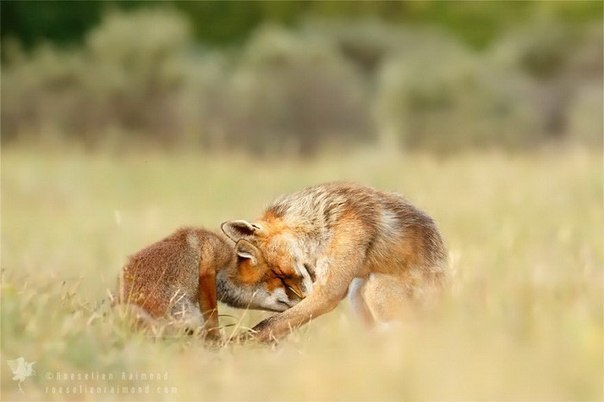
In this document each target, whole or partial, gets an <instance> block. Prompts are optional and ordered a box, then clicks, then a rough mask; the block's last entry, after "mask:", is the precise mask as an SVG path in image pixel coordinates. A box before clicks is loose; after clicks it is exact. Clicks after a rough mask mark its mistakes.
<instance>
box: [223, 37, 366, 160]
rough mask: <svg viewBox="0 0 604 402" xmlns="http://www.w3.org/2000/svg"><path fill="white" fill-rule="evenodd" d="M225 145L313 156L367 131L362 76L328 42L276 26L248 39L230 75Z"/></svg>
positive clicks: (263, 151) (361, 136)
mask: <svg viewBox="0 0 604 402" xmlns="http://www.w3.org/2000/svg"><path fill="white" fill-rule="evenodd" d="M229 85H230V91H231V92H230V96H231V99H230V107H231V108H232V116H231V118H229V119H227V121H225V122H224V123H225V126H226V127H227V128H226V129H225V132H226V137H227V142H228V144H237V145H238V146H244V147H246V148H248V149H250V150H252V151H254V152H257V153H269V152H282V151H287V152H295V153H300V154H302V155H311V154H313V153H315V152H316V151H317V150H318V149H319V147H321V146H328V145H329V144H330V143H331V144H340V145H342V144H345V143H354V142H356V141H357V140H363V139H367V138H369V135H370V128H369V124H370V116H369V113H368V110H369V107H368V103H367V96H366V93H365V88H364V83H363V81H362V79H361V77H360V76H359V75H358V74H357V73H356V72H355V71H354V69H353V68H352V67H351V66H350V65H349V63H347V62H346V60H344V59H343V58H342V57H341V56H340V55H339V54H338V52H337V51H336V50H335V49H334V48H333V45H332V44H331V43H329V42H327V41H324V40H322V38H320V37H312V36H305V35H294V34H292V33H290V32H288V31H285V30H282V29H278V28H275V27H266V28H264V29H261V30H259V31H258V32H257V33H256V34H255V35H254V36H253V37H252V38H251V40H250V42H249V43H248V45H247V46H246V48H245V49H244V53H243V55H242V58H241V60H240V61H239V63H238V66H237V69H236V71H235V72H234V74H233V76H232V78H231V80H230V82H229Z"/></svg>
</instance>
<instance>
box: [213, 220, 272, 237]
mask: <svg viewBox="0 0 604 402" xmlns="http://www.w3.org/2000/svg"><path fill="white" fill-rule="evenodd" d="M220 228H221V229H222V231H223V232H224V234H225V235H227V236H228V237H229V239H231V240H233V241H235V242H236V241H238V240H240V239H244V238H246V237H251V236H256V235H258V234H260V233H261V232H262V227H261V226H260V225H258V224H256V223H249V222H248V221H244V220H236V221H227V222H224V223H223V224H222V225H220Z"/></svg>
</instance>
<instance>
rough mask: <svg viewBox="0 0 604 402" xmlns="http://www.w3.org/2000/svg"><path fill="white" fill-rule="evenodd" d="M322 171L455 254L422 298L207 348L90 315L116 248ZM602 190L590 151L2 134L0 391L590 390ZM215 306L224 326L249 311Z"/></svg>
mask: <svg viewBox="0 0 604 402" xmlns="http://www.w3.org/2000/svg"><path fill="white" fill-rule="evenodd" d="M333 179H349V180H354V181H359V182H362V183H366V184H370V185H373V186H375V187H379V188H382V189H388V190H394V191H398V192H400V193H403V194H405V195H406V196H407V198H408V199H409V200H411V201H412V202H414V203H415V204H417V205H418V206H420V207H421V208H422V209H424V210H426V211H427V212H429V213H430V214H431V215H432V216H433V217H434V218H435V219H436V220H437V222H438V223H439V225H440V227H441V229H442V232H443V234H444V237H445V239H446V240H447V243H448V246H449V251H450V256H451V266H452V270H453V286H452V289H451V292H450V294H449V295H448V297H447V298H446V300H445V302H444V303H443V305H442V306H441V307H440V308H439V309H437V311H435V312H434V313H433V314H431V315H430V316H426V317H422V318H418V319H414V320H411V321H408V322H405V323H404V324H403V325H402V326H401V327H400V328H397V329H394V330H392V331H390V332H386V333H367V332H365V331H363V330H362V329H361V327H360V326H359V325H358V323H357V322H356V321H355V320H354V317H353V316H352V314H351V312H350V311H349V306H348V303H347V301H346V302H344V303H342V304H341V306H339V307H338V309H336V310H335V311H334V312H332V313H330V314H328V315H326V316H323V317H321V318H319V319H317V320H315V321H314V322H312V323H311V324H310V325H308V326H306V327H303V328H301V329H299V330H298V331H297V332H295V333H294V334H292V336H290V337H289V338H288V339H287V340H286V341H285V342H283V343H281V344H280V345H279V346H277V347H266V346H259V345H247V346H245V345H230V346H225V347H220V348H209V347H205V346H204V345H202V344H201V343H200V342H198V341H196V340H194V339H190V338H176V339H173V338H171V339H164V340H154V339H150V338H146V337H144V336H142V335H140V334H136V333H132V332H130V331H129V330H128V329H127V328H126V327H125V326H124V325H123V323H121V322H120V321H119V320H117V319H116V318H115V316H114V315H111V314H106V313H107V312H108V309H107V307H106V301H104V300H105V299H106V294H107V290H108V289H109V290H111V289H113V288H114V286H115V279H116V276H117V273H118V271H119V269H120V267H121V265H122V264H123V263H124V261H125V259H126V256H127V255H128V254H131V253H133V252H135V251H137V250H138V249H140V248H141V247H143V246H145V245H147V244H148V243H150V242H152V241H154V240H157V239H159V238H161V237H163V236H165V235H167V234H168V233H169V232H171V231H172V230H174V229H175V228H176V227H178V226H180V225H184V224H190V225H203V226H206V227H208V228H218V226H219V224H220V222H222V221H224V220H226V219H230V218H250V219H253V218H254V217H256V216H257V215H258V214H259V213H260V212H261V210H262V207H263V206H264V205H265V204H266V203H268V202H269V201H270V200H271V199H272V198H273V197H275V196H277V195H279V194H281V193H283V192H288V191H292V190H295V189H298V188H300V187H302V186H305V185H308V184H313V183H318V182H322V181H327V180H333ZM602 192H603V171H602V154H601V152H600V150H597V151H594V152H591V151H585V150H580V149H574V150H561V149H558V150H549V151H542V152H539V153H534V154H521V155H505V154H500V153H483V154H478V153H468V154H463V155H458V156H454V157H450V158H444V159H437V158H435V157H431V156H427V155H410V156H400V155H399V156H395V155H383V154H379V153H372V152H362V153H351V154H348V155H338V156H336V155H332V156H331V157H325V158H319V159H318V160H315V161H313V162H301V161H291V160H286V159H284V160H280V161H264V162H258V161H254V160H252V159H251V158H244V157H238V156H229V157H226V156H224V157H218V156H213V157H207V156H204V155H195V154H192V153H190V154H188V153H184V154H183V153H178V154H168V155H165V154H160V153H150V154H143V153H140V154H135V155H127V156H126V155H124V156H108V155H106V154H103V153H100V154H88V155H86V154H84V153H80V152H76V151H63V152H55V151H47V152H45V151H39V150H38V151H36V150H31V149H23V148H12V149H11V148H9V149H4V150H3V152H2V216H1V217H2V306H1V308H2V311H1V312H2V314H1V315H2V318H1V320H2V345H1V346H2V348H1V360H2V362H1V363H0V364H1V367H2V383H1V385H2V395H1V396H2V398H1V399H2V400H3V401H8V400H28V401H30V400H132V399H136V400H263V399H269V400H601V399H602V398H603V397H604V395H603V394H602V392H603V391H602V378H603V371H602V370H603V367H602V364H603V346H602V340H603V335H604V334H603V325H602V324H603V322H602V320H603V309H602V290H603V289H602V283H603V282H602V280H603V277H602V268H603V265H604V256H603V250H602V248H603V245H604V239H603V209H602V208H603V204H602V203H603V198H602ZM222 312H223V313H224V314H227V315H230V317H227V316H225V317H222V319H221V323H222V324H224V325H229V324H233V323H235V322H237V323H239V324H241V325H243V326H251V325H253V324H254V323H256V322H258V320H260V319H261V318H263V317H265V314H264V313H259V312H245V311H242V310H231V309H227V308H225V309H223V310H222ZM232 330H233V327H232V326H229V327H227V328H226V331H227V332H229V331H232ZM20 356H22V357H24V358H25V360H27V361H28V362H32V361H35V362H36V363H35V365H34V366H33V368H34V369H35V374H34V375H33V376H31V377H29V378H27V379H25V380H24V381H23V383H22V384H21V386H22V388H23V392H20V391H19V389H18V386H17V385H18V384H17V382H16V381H13V379H12V373H11V370H9V367H8V365H7V363H6V360H10V359H17V358H18V357H20ZM151 374H153V375H154V376H156V375H159V377H160V378H159V379H153V380H151V379H149V378H147V379H143V378H142V376H143V375H146V376H147V377H150V375H151ZM123 375H125V378H123V377H122V376H123ZM86 376H87V378H86ZM130 376H132V377H134V378H133V379H130ZM137 376H138V378H136V377H137ZM122 386H125V387H127V388H128V389H129V390H130V392H132V391H134V392H135V393H134V394H132V393H123V391H124V388H122ZM115 387H117V388H115ZM132 387H134V389H132ZM137 387H141V388H140V389H139V388H137ZM118 391H119V393H117V392H118ZM147 392H148V393H147Z"/></svg>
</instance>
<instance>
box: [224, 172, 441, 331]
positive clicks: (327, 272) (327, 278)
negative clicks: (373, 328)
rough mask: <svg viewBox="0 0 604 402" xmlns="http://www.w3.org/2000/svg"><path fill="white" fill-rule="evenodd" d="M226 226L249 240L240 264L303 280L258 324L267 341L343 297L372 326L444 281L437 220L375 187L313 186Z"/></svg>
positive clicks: (227, 231)
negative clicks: (284, 305)
mask: <svg viewBox="0 0 604 402" xmlns="http://www.w3.org/2000/svg"><path fill="white" fill-rule="evenodd" d="M222 230H223V232H224V233H225V234H226V235H227V236H228V237H230V238H231V239H232V240H233V241H236V242H241V241H245V242H246V243H245V244H246V248H247V249H248V254H249V255H247V256H244V257H243V258H240V259H239V260H238V262H237V263H238V264H239V265H242V264H250V261H252V262H256V265H262V266H266V267H263V268H262V269H263V270H267V269H268V270H271V271H273V272H275V273H276V274H277V276H278V277H279V278H287V279H288V280H290V281H291V280H296V279H297V281H298V282H299V283H301V289H299V290H298V292H301V294H300V295H299V296H300V298H304V299H303V300H301V301H300V302H299V303H297V304H296V305H295V306H293V307H292V308H290V309H287V310H286V311H284V312H282V313H280V314H277V315H275V316H272V317H269V318H268V319H266V320H264V321H262V322H261V323H259V324H258V325H257V326H256V327H255V328H254V329H255V330H256V332H257V333H256V338H257V339H259V340H262V341H270V340H275V339H278V338H279V337H282V336H284V335H286V334H287V333H289V331H291V329H292V328H296V327H298V326H300V325H302V324H304V323H306V322H308V321H309V320H311V319H312V318H316V317H318V316H320V315H322V314H325V313H327V312H329V311H330V310H332V309H333V308H334V307H336V305H337V304H338V303H339V301H340V300H341V299H342V298H343V297H344V296H346V294H348V295H349V298H350V300H351V302H352V305H353V307H354V309H355V311H356V312H357V313H358V314H359V316H360V317H361V318H362V319H363V321H364V322H366V323H367V324H368V325H373V324H375V323H379V322H387V321H390V320H394V319H396V318H399V317H400V316H401V315H402V314H403V311H404V309H405V306H406V305H408V304H409V301H410V300H414V299H419V298H421V296H422V295H425V294H426V293H431V292H428V291H430V290H439V289H440V288H441V287H442V286H443V285H444V284H445V283H446V277H447V276H446V265H447V252H446V248H445V245H444V242H443V240H442V238H441V235H440V233H439V231H438V229H437V227H436V224H435V223H434V221H433V220H432V219H431V218H430V217H429V216H428V215H426V214H425V213H424V212H422V211H420V210H419V209H417V208H415V207H414V206H412V205H411V204H410V203H409V202H407V201H406V200H405V199H404V198H403V197H401V196H400V195H398V194H395V193H388V192H384V191H379V190H376V189H373V188H370V187H364V186H360V185H356V184H349V183H328V184H322V185H317V186H313V187H308V188H305V189H303V190H301V191H298V192H295V193H293V194H289V195H285V196H282V197H281V198H279V199H277V200H276V201H275V202H273V203H272V204H271V205H270V206H269V207H268V208H266V210H265V211H264V214H263V215H262V216H261V217H260V219H259V220H258V221H256V222H254V223H250V222H247V221H244V220H234V221H229V222H225V223H223V224H222ZM259 261H260V262H262V264H258V262H259ZM284 280H285V279H284ZM284 284H285V285H286V284H287V282H284ZM286 295H288V293H287V292H286Z"/></svg>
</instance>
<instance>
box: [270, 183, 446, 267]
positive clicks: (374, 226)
mask: <svg viewBox="0 0 604 402" xmlns="http://www.w3.org/2000/svg"><path fill="white" fill-rule="evenodd" d="M351 217H352V218H353V219H355V220H356V221H357V222H359V223H360V225H361V227H362V228H363V229H362V231H363V233H362V234H361V235H362V236H365V237H366V240H367V265H368V268H369V270H370V271H372V272H383V271H386V272H392V271H393V270H400V268H401V267H412V266H416V267H420V268H430V269H431V268H432V267H442V266H444V265H445V264H446V250H445V246H444V243H443V241H442V238H441V236H440V233H439V231H438V229H437V227H436V224H435V222H434V221H433V219H432V218H430V216H428V215H427V214H425V213H424V212H422V211H421V210H419V209H417V208H416V207H414V206H413V205H412V204H410V203H409V202H408V201H406V200H405V199H404V198H403V197H402V196H400V195H399V194H396V193H390V192H384V191H380V190H376V189H374V188H371V187H366V186H361V185H357V184H352V183H341V182H335V183H327V184H322V185H317V186H312V187H307V188H305V189H303V190H300V191H298V192H295V193H292V194H288V195H285V196H283V197H281V198H278V199H277V200H276V201H275V202H274V203H273V204H271V205H270V206H269V207H268V208H267V209H266V212H265V219H280V220H282V221H283V223H284V224H285V225H286V226H287V227H289V228H293V229H294V230H295V231H297V232H299V233H305V234H306V237H307V238H310V239H311V240H310V241H312V240H313V239H314V240H316V241H318V242H320V243H322V242H327V241H329V240H330V239H331V238H333V236H339V235H340V234H339V232H340V231H339V230H338V225H340V224H342V222H343V221H344V220H345V219H350V218H351Z"/></svg>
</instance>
